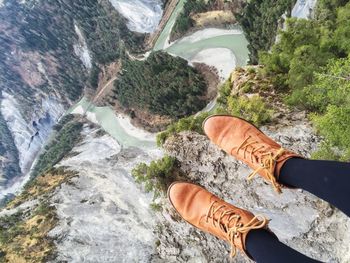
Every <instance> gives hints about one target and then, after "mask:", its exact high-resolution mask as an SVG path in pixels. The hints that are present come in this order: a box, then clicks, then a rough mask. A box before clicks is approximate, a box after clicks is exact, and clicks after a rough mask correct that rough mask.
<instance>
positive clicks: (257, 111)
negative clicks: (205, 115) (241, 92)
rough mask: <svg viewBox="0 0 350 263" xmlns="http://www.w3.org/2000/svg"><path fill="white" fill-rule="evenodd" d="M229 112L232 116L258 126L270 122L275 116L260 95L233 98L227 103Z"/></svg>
mask: <svg viewBox="0 0 350 263" xmlns="http://www.w3.org/2000/svg"><path fill="white" fill-rule="evenodd" d="M227 110H228V112H229V113H230V114H231V115H234V116H237V117H241V118H243V119H245V120H247V121H250V122H253V123H254V124H255V125H257V126H260V125H262V124H265V123H267V122H269V121H270V120H271V119H272V114H273V111H272V110H271V109H269V108H268V107H267V105H266V104H265V102H264V101H263V99H262V98H261V97H260V96H259V95H253V96H252V97H246V96H240V97H238V96H231V97H229V98H228V101H227Z"/></svg>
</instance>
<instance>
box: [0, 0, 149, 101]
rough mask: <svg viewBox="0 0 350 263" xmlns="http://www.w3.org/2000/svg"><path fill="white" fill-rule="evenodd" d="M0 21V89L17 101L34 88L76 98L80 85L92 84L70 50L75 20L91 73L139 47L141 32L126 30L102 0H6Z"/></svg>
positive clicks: (24, 98) (104, 0)
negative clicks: (89, 62)
mask: <svg viewBox="0 0 350 263" xmlns="http://www.w3.org/2000/svg"><path fill="white" fill-rule="evenodd" d="M82 6H83V7H84V8H82ZM0 24H1V27H0V30H1V31H2V34H1V36H0V58H1V59H0V73H1V74H0V75H1V77H0V89H1V90H8V89H9V88H11V89H12V90H13V91H17V99H18V100H21V99H22V100H26V99H27V98H28V97H33V96H34V94H35V93H40V92H42V93H46V94H47V93H49V92H59V93H60V94H61V95H62V98H68V99H70V100H76V99H77V98H79V96H80V95H81V93H82V90H83V88H84V86H85V85H87V86H90V87H91V88H95V83H96V80H94V79H90V81H89V82H87V81H88V80H89V71H88V70H87V69H85V68H84V66H83V65H82V63H81V61H80V60H79V58H78V57H77V56H76V55H75V54H74V50H73V45H74V44H76V43H77V42H78V36H77V33H76V30H75V28H74V27H75V25H76V26H77V27H78V28H79V29H80V31H81V32H82V34H83V37H84V38H85V40H86V42H87V46H88V49H89V51H90V56H91V57H92V67H93V69H92V73H94V77H95V78H96V77H97V74H96V72H95V71H96V70H97V71H98V67H100V66H101V65H103V64H105V63H109V62H111V61H114V60H116V59H117V58H118V57H119V54H120V49H123V48H124V47H127V48H128V49H130V50H133V51H138V50H140V49H141V48H142V43H143V37H144V36H143V35H135V34H134V33H131V32H130V31H129V30H128V29H127V27H126V25H125V21H124V18H123V17H121V16H120V15H119V14H118V13H117V11H116V10H115V9H114V8H113V7H112V6H111V4H110V3H109V1H107V0H103V1H99V2H96V1H93V0H87V1H80V0H78V1H71V0H59V1H48V2H47V1H46V2H44V1H26V2H25V4H23V3H20V1H13V0H11V1H10V0H6V1H5V2H4V7H3V8H1V9H0ZM14 54H15V56H13V55H14ZM38 65H41V69H40V67H39V66H38ZM38 67H39V69H38ZM26 71H31V76H27V75H26Z"/></svg>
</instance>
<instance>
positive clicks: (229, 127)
mask: <svg viewBox="0 0 350 263" xmlns="http://www.w3.org/2000/svg"><path fill="white" fill-rule="evenodd" d="M203 130H204V132H205V134H206V135H207V136H208V137H209V139H210V140H211V141H212V142H213V143H215V144H216V145H218V146H219V147H220V148H222V149H223V150H224V151H226V152H227V153H228V154H230V155H232V156H234V157H236V158H237V159H238V160H240V161H243V162H245V163H246V164H247V165H248V166H249V167H250V168H252V169H253V170H254V172H252V173H251V174H250V175H249V176H248V180H250V179H252V178H253V177H254V176H255V175H256V174H260V175H261V176H262V177H263V178H264V179H265V180H266V181H268V182H270V183H271V184H272V186H273V187H274V189H275V190H276V191H277V192H278V193H281V192H282V190H281V188H282V185H281V184H279V183H278V182H277V180H278V177H279V175H280V170H281V167H282V166H283V164H284V163H285V162H286V161H287V160H288V159H290V158H292V157H298V158H302V157H301V156H299V155H298V154H296V153H294V152H291V151H289V150H286V149H283V148H282V146H281V145H279V144H278V143H276V142H275V141H273V140H272V139H271V138H269V137H267V136H266V135H265V134H264V133H263V132H262V131H260V130H259V129H258V128H256V127H255V126H254V125H252V124H250V123H249V122H247V121H245V120H243V119H240V118H237V117H232V116H227V115H214V116H210V117H208V118H207V119H206V120H205V121H204V122H203Z"/></svg>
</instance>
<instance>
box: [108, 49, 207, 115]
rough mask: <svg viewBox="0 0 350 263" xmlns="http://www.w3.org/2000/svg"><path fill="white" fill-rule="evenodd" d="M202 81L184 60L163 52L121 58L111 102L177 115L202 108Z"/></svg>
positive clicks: (204, 85)
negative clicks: (133, 58) (142, 58)
mask: <svg viewBox="0 0 350 263" xmlns="http://www.w3.org/2000/svg"><path fill="white" fill-rule="evenodd" d="M206 89H207V86H206V82H205V80H204V78H203V76H202V75H201V74H200V73H199V72H198V71H197V70H196V69H194V68H192V67H190V66H188V63H187V61H186V60H184V59H181V58H178V57H173V56H171V55H168V54H166V53H163V52H154V53H152V54H151V55H150V56H149V57H148V58H147V60H146V61H131V60H124V61H123V70H122V72H121V73H120V74H119V77H118V80H117V81H116V82H115V88H114V94H113V95H112V101H113V100H118V101H119V102H120V103H121V105H122V106H123V107H125V108H127V109H136V110H145V111H149V112H150V113H153V114H159V115H165V116H169V117H171V118H174V119H176V118H179V117H183V116H185V115H189V114H192V113H195V112H196V111H198V110H200V109H202V108H204V107H205V104H206V101H205V94H206Z"/></svg>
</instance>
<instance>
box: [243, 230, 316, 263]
mask: <svg viewBox="0 0 350 263" xmlns="http://www.w3.org/2000/svg"><path fill="white" fill-rule="evenodd" d="M246 248H247V252H248V253H249V254H250V256H252V257H253V258H254V260H255V261H256V262H258V263H260V262H262V263H264V262H267V263H275V262H276V263H281V262H283V263H296V262H298V263H315V262H320V261H317V260H314V259H311V258H309V257H307V256H305V255H303V254H301V253H299V252H298V251H296V250H294V249H292V248H290V247H288V246H286V245H285V244H283V243H281V242H280V241H279V240H278V239H277V237H276V236H274V235H273V234H272V233H270V232H269V231H267V230H264V229H258V230H252V231H250V232H249V233H248V236H247V239H246Z"/></svg>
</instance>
